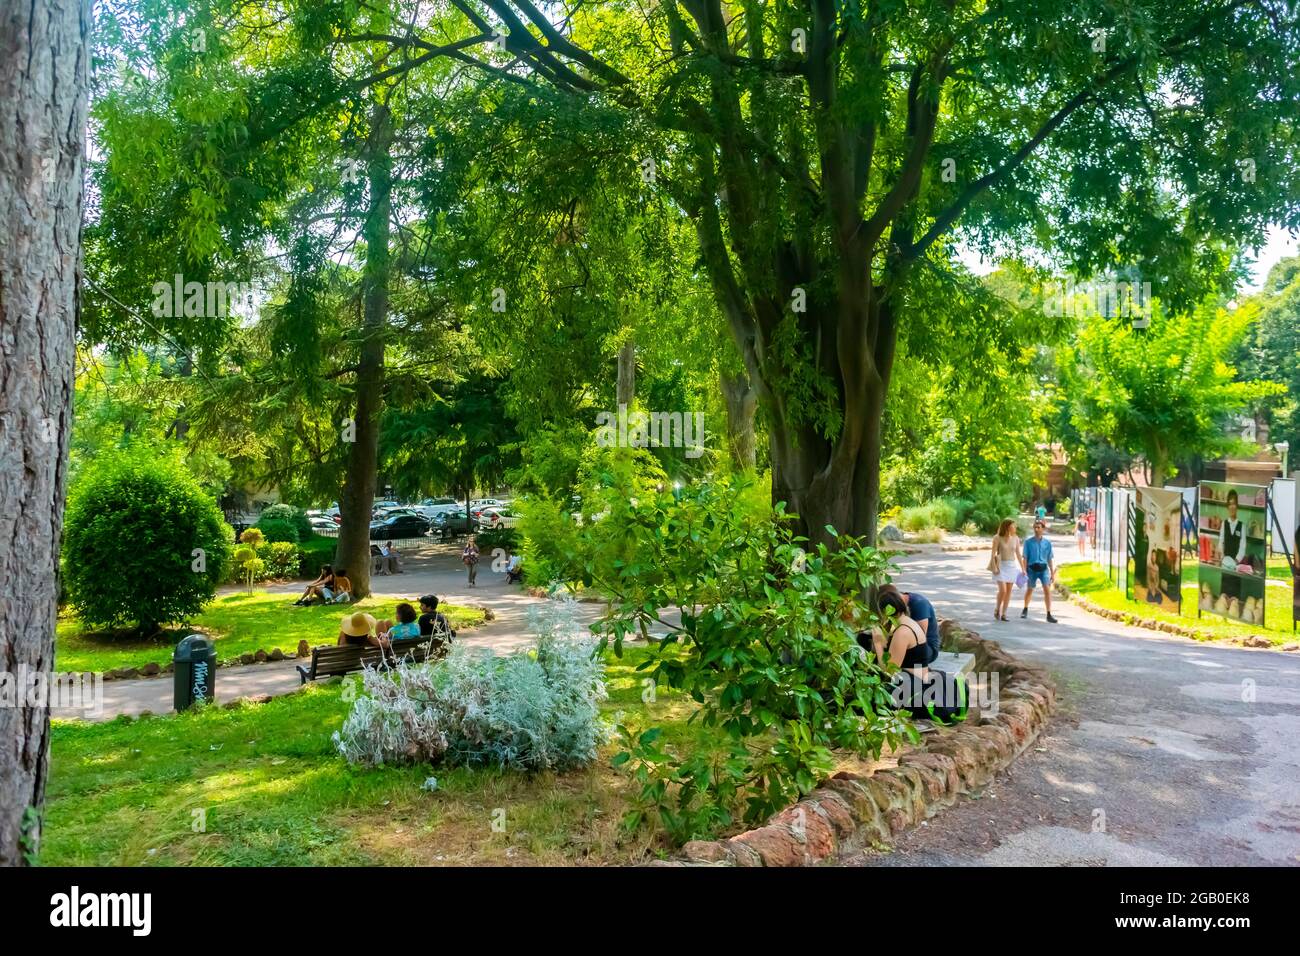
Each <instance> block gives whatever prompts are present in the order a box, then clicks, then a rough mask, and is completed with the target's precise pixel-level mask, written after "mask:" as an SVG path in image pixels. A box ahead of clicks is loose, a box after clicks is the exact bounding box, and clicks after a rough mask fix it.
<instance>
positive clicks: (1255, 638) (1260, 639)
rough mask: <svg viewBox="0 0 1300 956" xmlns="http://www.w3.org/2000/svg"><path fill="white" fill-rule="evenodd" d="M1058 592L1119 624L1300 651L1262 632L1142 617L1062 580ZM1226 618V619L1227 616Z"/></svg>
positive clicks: (1293, 643) (1211, 640)
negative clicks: (1231, 633) (1225, 631)
mask: <svg viewBox="0 0 1300 956" xmlns="http://www.w3.org/2000/svg"><path fill="white" fill-rule="evenodd" d="M1056 593H1057V594H1058V595H1060V596H1061V597H1063V598H1065V599H1066V600H1067V601H1069V602H1070V603H1071V604H1074V605H1076V606H1077V607H1080V608H1082V609H1083V610H1085V611H1087V612H1088V613H1089V614H1095V615H1097V616H1098V617H1104V618H1105V619H1106V620H1108V621H1116V622H1118V623H1120V624H1128V625H1131V626H1132V627H1142V628H1146V629H1147V630H1148V631H1162V632H1163V633H1165V634H1176V635H1178V636H1180V637H1190V638H1192V639H1193V640H1196V641H1204V642H1207V643H1215V644H1235V645H1236V646H1238V647H1249V648H1254V649H1256V650H1269V651H1300V641H1288V642H1286V643H1283V644H1275V643H1274V642H1273V641H1270V640H1269V639H1268V638H1267V637H1265V636H1264V635H1262V634H1249V635H1247V636H1246V637H1223V636H1221V635H1218V634H1215V633H1213V632H1211V631H1202V630H1200V629H1199V628H1195V627H1189V626H1187V625H1185V624H1175V623H1174V622H1173V621H1158V620H1156V619H1155V618H1152V617H1143V616H1142V615H1140V614H1135V613H1134V612H1132V611H1116V610H1112V609H1111V608H1108V607H1102V606H1101V605H1100V604H1097V603H1096V602H1095V601H1092V600H1090V599H1089V598H1086V597H1084V596H1083V595H1082V594H1075V593H1074V592H1073V591H1071V590H1070V589H1069V588H1068V587H1066V586H1065V585H1064V584H1061V583H1060V582H1057V584H1056ZM1225 620H1227V619H1226V618H1225Z"/></svg>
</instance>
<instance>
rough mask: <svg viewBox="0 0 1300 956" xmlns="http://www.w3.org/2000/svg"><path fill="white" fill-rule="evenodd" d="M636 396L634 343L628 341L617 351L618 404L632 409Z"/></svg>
mask: <svg viewBox="0 0 1300 956" xmlns="http://www.w3.org/2000/svg"><path fill="white" fill-rule="evenodd" d="M635 395H636V342H634V341H633V340H632V339H628V340H627V341H626V342H624V343H623V347H622V348H620V349H619V350H618V404H619V405H626V406H627V407H628V408H631V407H632V399H633V397H635Z"/></svg>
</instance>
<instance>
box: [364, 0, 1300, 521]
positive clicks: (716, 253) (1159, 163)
mask: <svg viewBox="0 0 1300 956" xmlns="http://www.w3.org/2000/svg"><path fill="white" fill-rule="evenodd" d="M455 6H456V7H457V8H458V9H460V10H461V11H463V13H464V15H465V17H466V19H467V21H468V26H467V29H477V30H478V31H480V32H481V33H483V34H485V35H486V34H496V35H498V36H500V37H502V40H501V41H500V44H499V45H503V46H504V48H505V50H504V51H503V52H494V51H495V50H496V49H497V48H496V47H485V46H483V45H477V46H475V47H474V48H473V52H472V53H471V52H467V51H468V50H469V49H470V47H468V46H464V47H460V48H458V49H456V50H454V51H448V50H447V43H446V40H445V37H444V36H443V35H440V34H437V33H435V32H433V31H422V30H420V29H419V28H418V27H416V28H413V29H412V30H410V31H408V32H406V33H404V34H402V35H401V36H399V37H393V38H391V40H390V42H391V43H392V49H393V54H394V56H396V55H398V54H400V53H404V52H408V51H409V52H411V53H414V52H415V51H419V55H428V56H431V57H433V56H439V55H450V56H453V57H455V58H456V59H458V60H469V61H471V62H474V63H476V64H477V65H478V66H479V67H480V68H481V69H482V70H483V71H484V72H485V73H487V74H488V75H490V76H492V77H494V78H496V79H498V80H500V81H501V82H505V83H513V84H518V85H522V86H524V87H526V88H532V89H534V90H538V91H541V92H539V93H538V95H543V93H544V92H545V91H552V92H555V91H558V92H559V93H561V94H562V95H565V96H569V97H572V98H573V99H574V100H575V101H577V102H579V103H591V102H593V101H596V102H601V103H605V104H608V105H610V106H611V107H612V108H616V109H621V110H624V111H626V112H628V113H629V114H631V115H634V116H636V117H638V118H640V119H641V120H642V121H644V122H645V123H648V124H650V125H651V126H652V127H653V128H654V129H656V130H658V131H659V132H660V133H662V134H663V135H664V136H665V137H667V138H668V140H669V141H670V142H671V144H672V145H671V147H670V148H668V149H666V151H665V153H664V154H663V155H661V156H658V157H655V158H656V159H657V160H658V166H659V169H660V175H659V180H658V181H659V182H661V183H662V184H663V188H664V189H665V190H667V191H669V192H670V194H671V195H673V197H674V198H675V200H676V201H677V202H678V203H679V204H680V206H681V207H682V208H683V209H684V210H686V211H687V213H688V214H689V215H690V217H691V218H692V219H693V221H694V222H695V224H696V227H697V231H698V236H699V243H700V248H701V252H702V256H703V260H704V262H705V263H706V265H707V268H708V271H709V274H710V277H711V280H712V284H713V288H714V291H715V294H716V296H717V300H718V303H719V306H720V307H721V309H722V311H723V313H724V315H725V316H726V318H727V320H728V322H729V325H730V327H731V329H732V332H733V335H734V339H735V341H736V343H737V346H738V347H739V349H740V351H741V354H742V355H743V356H744V359H745V363H746V367H747V369H748V371H749V373H750V379H751V381H752V382H753V383H754V385H755V387H756V388H757V389H758V390H759V393H760V396H761V398H762V400H763V403H764V405H765V407H766V410H767V416H766V420H767V424H768V432H769V441H770V454H771V461H772V467H773V482H772V494H773V497H774V499H779V500H784V501H786V502H788V503H789V506H790V508H791V509H792V510H793V511H795V512H798V513H799V514H800V515H801V516H802V523H803V528H802V530H803V531H804V532H805V533H807V534H809V535H810V536H811V537H812V538H814V539H820V540H826V539H827V533H826V532H825V530H824V528H825V526H827V525H833V526H834V527H835V528H837V529H838V530H840V531H841V532H850V533H854V534H863V535H866V536H868V537H869V538H871V537H874V533H875V525H876V514H877V509H878V496H879V477H880V457H881V421H882V418H883V411H884V404H885V399H886V396H887V394H888V391H889V382H890V377H891V373H892V371H893V367H894V361H895V357H896V355H897V347H898V341H899V334H900V330H902V329H903V328H904V327H906V326H907V325H908V324H909V323H910V322H912V321H913V313H914V310H913V307H912V306H913V303H912V301H911V296H912V293H913V291H914V290H913V286H914V282H915V280H916V278H917V276H918V274H919V273H923V272H924V271H925V270H926V268H927V266H928V264H929V263H930V262H931V261H936V260H940V261H941V260H945V259H947V258H948V257H949V256H950V255H951V250H950V247H949V245H948V244H949V243H950V242H951V241H952V239H953V236H954V230H955V229H956V228H958V227H962V226H964V227H965V228H966V231H967V233H968V234H969V235H970V237H971V238H972V239H973V240H974V241H975V242H976V243H977V244H979V245H980V246H981V247H983V248H988V249H992V248H993V247H995V246H997V245H1006V244H1010V245H1017V246H1038V247H1044V248H1048V249H1051V250H1054V251H1057V252H1059V253H1061V254H1062V256H1063V258H1064V259H1065V260H1066V261H1067V262H1068V263H1069V265H1070V266H1071V267H1072V268H1074V270H1075V271H1076V272H1078V273H1079V274H1082V275H1092V274H1095V273H1097V272H1099V271H1102V270H1105V269H1107V268H1110V267H1113V266H1121V265H1131V264H1137V265H1140V266H1141V267H1142V271H1143V275H1144V278H1148V277H1149V280H1150V281H1151V282H1152V284H1153V286H1155V287H1156V288H1157V289H1158V291H1159V294H1161V295H1162V296H1163V298H1164V299H1165V301H1166V302H1168V303H1170V304H1171V305H1179V306H1181V305H1184V304H1186V303H1187V302H1188V301H1189V300H1190V299H1191V298H1192V297H1195V296H1199V294H1200V293H1201V292H1203V291H1204V285H1205V283H1206V281H1207V280H1208V279H1210V278H1213V277H1215V276H1217V275H1218V273H1219V271H1220V270H1219V265H1220V263H1221V258H1222V248H1221V245H1220V241H1222V242H1228V243H1232V242H1236V241H1239V240H1241V239H1243V238H1247V237H1250V236H1252V235H1254V234H1255V233H1256V232H1257V231H1258V230H1259V228H1260V226H1261V224H1262V223H1263V222H1265V221H1267V220H1268V219H1270V218H1273V219H1279V220H1283V221H1289V222H1293V223H1294V222H1295V221H1296V220H1297V217H1298V215H1300V214H1298V212H1297V210H1298V207H1300V162H1297V161H1296V156H1295V154H1294V145H1293V144H1294V143H1295V142H1296V136H1295V120H1296V116H1297V115H1300V111H1298V110H1297V102H1298V101H1300V42H1298V40H1300V31H1298V30H1297V11H1296V10H1295V8H1294V7H1293V6H1290V5H1280V6H1275V5H1270V4H1261V3H1257V2H1251V0H1218V2H1214V3H1210V4H1206V3H1205V2H1204V0H1159V2H1155V0H1150V2H1138V3H1133V2H1128V0H1125V2H1108V0H1097V2H1092V3H1088V4H1084V5H1082V6H1081V5H1080V4H1079V3H1078V2H1077V0H1046V2H1040V3H1035V4H1032V5H1023V4H989V3H985V2H982V0H966V2H961V0H921V2H913V3H876V4H871V5H861V4H838V5H837V4H833V3H830V2H825V0H810V2H808V3H806V4H804V3H800V4H790V3H786V2H783V0H782V2H776V0H773V2H765V0H741V2H735V3H732V2H724V0H675V2H669V3H664V4H655V5H651V6H648V7H639V6H638V7H632V6H627V7H625V6H623V5H620V4H613V5H602V6H601V7H599V8H587V7H583V6H581V5H575V7H574V8H573V9H566V8H565V7H563V6H562V5H561V6H559V7H555V8H550V7H539V6H537V5H534V4H533V3H531V2H530V0H455ZM663 49H667V50H670V51H671V54H672V55H671V56H667V57H665V56H662V55H661V54H660V53H659V52H658V51H659V50H663ZM1243 104H1249V106H1248V108H1246V107H1244V106H1243ZM1207 130H1209V131H1211V133H1210V134H1208V135H1207ZM1063 172H1066V173H1067V174H1068V175H1066V176H1062V173H1063ZM1211 236H1213V237H1215V241H1209V237H1211ZM923 316H924V320H927V321H928V320H929V319H930V318H931V316H932V313H930V312H929V311H928V310H923Z"/></svg>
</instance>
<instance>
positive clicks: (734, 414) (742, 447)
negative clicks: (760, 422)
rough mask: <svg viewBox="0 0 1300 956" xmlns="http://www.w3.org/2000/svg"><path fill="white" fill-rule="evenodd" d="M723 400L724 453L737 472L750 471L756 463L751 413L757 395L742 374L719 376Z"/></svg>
mask: <svg viewBox="0 0 1300 956" xmlns="http://www.w3.org/2000/svg"><path fill="white" fill-rule="evenodd" d="M721 385H722V401H723V404H724V405H726V408H727V450H728V451H729V452H730V453H731V463H732V465H734V466H735V468H736V470H737V471H753V470H754V467H755V464H756V463H757V460H758V455H757V447H756V445H755V439H754V413H755V411H756V410H757V409H758V392H757V391H755V389H754V386H753V385H751V384H750V381H749V376H748V375H746V374H745V373H743V372H738V373H736V374H734V375H732V374H727V373H725V372H724V373H723V374H722V376H721Z"/></svg>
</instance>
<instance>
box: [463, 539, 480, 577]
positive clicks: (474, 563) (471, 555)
mask: <svg viewBox="0 0 1300 956" xmlns="http://www.w3.org/2000/svg"><path fill="white" fill-rule="evenodd" d="M460 560H461V561H462V562H463V563H464V565H465V567H466V568H468V569H469V586H470V587H473V586H474V579H475V578H476V577H478V545H476V544H475V543H474V536H473V535H471V536H470V537H469V540H467V541H466V542H465V550H464V551H462V552H461V553H460Z"/></svg>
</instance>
